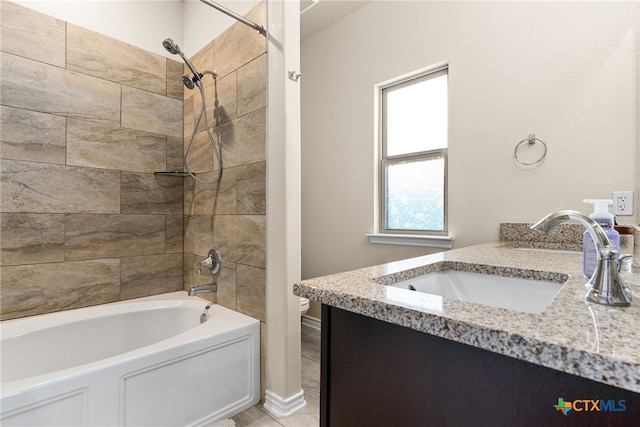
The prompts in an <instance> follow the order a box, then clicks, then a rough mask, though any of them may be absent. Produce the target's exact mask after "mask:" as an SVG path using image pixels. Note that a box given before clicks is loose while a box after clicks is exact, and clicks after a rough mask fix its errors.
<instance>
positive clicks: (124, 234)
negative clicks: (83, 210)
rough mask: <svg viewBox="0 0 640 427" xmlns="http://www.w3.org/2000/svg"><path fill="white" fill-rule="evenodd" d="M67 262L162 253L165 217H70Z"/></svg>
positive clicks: (98, 215) (72, 215)
mask: <svg viewBox="0 0 640 427" xmlns="http://www.w3.org/2000/svg"><path fill="white" fill-rule="evenodd" d="M65 246H66V252H65V257H66V259H67V260H78V259H95V258H110V257H127V256H139V255H153V254H164V253H165V218H164V215H101V214H69V215H67V217H66V231H65Z"/></svg>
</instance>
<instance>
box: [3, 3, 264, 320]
mask: <svg viewBox="0 0 640 427" xmlns="http://www.w3.org/2000/svg"><path fill="white" fill-rule="evenodd" d="M0 4H1V7H2V10H1V11H0V12H1V13H0V15H1V34H0V40H1V44H0V48H1V49H0V50H1V51H2V52H1V55H2V57H1V58H0V63H1V71H0V74H1V76H2V79H1V81H0V97H1V104H2V105H1V106H0V108H1V110H0V121H1V122H0V143H1V145H0V157H1V159H0V178H1V180H0V219H1V226H0V233H1V235H0V265H1V267H0V297H1V301H0V317H1V318H2V319H10V318H16V317H22V316H29V315H33V314H40V313H46V312H51V311H58V310H65V309H71V308H77V307H82V306H88V305H95V304H102V303H108V302H113V301H118V300H121V299H129V298H136V297H140V296H146V295H151V294H157V293H163V292H170V291H175V290H181V289H183V286H184V283H183V271H184V268H183V236H184V232H183V222H184V221H183V218H184V213H183V206H184V200H185V197H184V180H183V179H181V178H174V177H158V176H154V175H153V172H154V171H158V170H176V169H182V143H183V129H182V128H183V89H182V80H181V75H182V72H183V65H182V63H181V62H178V61H174V60H169V59H166V58H164V57H162V56H160V55H156V54H153V53H149V52H147V51H144V50H141V49H139V48H136V47H133V46H131V45H128V44H126V43H123V42H120V41H117V40H114V39H111V38H109V37H105V36H103V35H100V34H97V33H94V32H92V31H89V30H86V29H83V28H80V27H77V26H75V25H72V24H70V23H66V22H64V21H61V20H58V19H55V18H52V17H49V16H46V15H43V14H41V13H38V12H35V11H33V10H31V9H28V8H25V7H22V6H19V5H16V4H14V3H11V2H8V1H2V2H0ZM158 43H160V40H159V41H158ZM263 145H264V144H263ZM263 151H264V150H263ZM191 199H193V197H192V198H191ZM199 203H200V201H199ZM209 213H210V212H209ZM189 223H191V224H196V223H197V222H194V221H189ZM190 233H191V234H193V230H190ZM192 246H193V245H192ZM199 246H203V245H199ZM193 253H194V254H195V253H200V252H193Z"/></svg>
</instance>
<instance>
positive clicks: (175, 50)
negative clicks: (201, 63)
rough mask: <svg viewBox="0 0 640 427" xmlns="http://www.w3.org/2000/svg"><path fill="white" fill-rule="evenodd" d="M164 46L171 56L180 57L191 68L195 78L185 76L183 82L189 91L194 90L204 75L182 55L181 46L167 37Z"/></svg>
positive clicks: (163, 42)
mask: <svg viewBox="0 0 640 427" xmlns="http://www.w3.org/2000/svg"><path fill="white" fill-rule="evenodd" d="M162 46H163V47H164V48H165V49H166V50H167V52H169V53H170V54H172V55H180V57H181V58H182V60H183V61H184V62H185V64H187V67H189V69H190V70H191V72H192V73H193V77H188V76H183V77H182V82H183V83H184V85H185V86H186V87H187V88H188V89H193V88H194V85H195V84H196V82H197V81H198V80H200V79H201V78H202V74H201V73H199V72H198V70H196V67H194V66H193V64H192V63H191V61H189V59H187V57H186V56H184V53H182V50H181V49H180V46H178V43H176V42H174V41H173V40H172V39H170V38H169V37H165V39H164V40H162Z"/></svg>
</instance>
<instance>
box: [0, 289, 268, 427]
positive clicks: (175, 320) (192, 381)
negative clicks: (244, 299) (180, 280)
mask: <svg viewBox="0 0 640 427" xmlns="http://www.w3.org/2000/svg"><path fill="white" fill-rule="evenodd" d="M206 305H207V302H206V301H204V300H202V299H200V298H197V297H189V296H187V294H186V292H174V293H170V294H163V295H158V296H154V297H147V298H140V299H137V300H129V301H123V302H118V303H113V304H105V305H100V306H95V307H87V308H81V309H76V310H70V311H64V312H57V313H52V314H44V315H40V316H33V317H27V318H24V319H16V320H8V321H4V322H1V324H0V333H1V335H0V337H1V340H2V342H1V345H0V357H1V361H0V364H1V365H0V367H1V370H0V374H1V383H2V384H1V389H0V394H1V395H0V425H2V426H4V427H9V426H202V425H206V424H211V423H213V422H214V421H216V420H219V419H222V418H227V417H230V416H233V415H235V414H236V413H238V412H241V411H243V410H245V409H247V408H249V407H251V406H253V405H255V404H256V403H257V402H258V401H259V400H260V322H259V321H258V320H256V319H253V318H251V317H248V316H245V315H243V314H240V313H237V312H235V311H232V310H229V309H226V308H224V307H221V306H219V305H215V304H211V308H210V309H209V310H208V315H209V319H208V320H207V321H206V322H204V323H202V324H201V323H200V316H201V315H202V314H203V312H204V310H205V306H206Z"/></svg>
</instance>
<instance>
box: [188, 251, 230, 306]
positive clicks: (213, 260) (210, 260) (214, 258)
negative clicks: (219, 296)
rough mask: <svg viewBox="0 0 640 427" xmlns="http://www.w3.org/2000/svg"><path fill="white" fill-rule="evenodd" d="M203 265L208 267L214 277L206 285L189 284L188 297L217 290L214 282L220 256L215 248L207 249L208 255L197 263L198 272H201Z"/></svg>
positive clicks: (219, 263)
mask: <svg viewBox="0 0 640 427" xmlns="http://www.w3.org/2000/svg"><path fill="white" fill-rule="evenodd" d="M203 266H204V267H206V268H208V269H209V273H211V275H212V276H213V277H214V282H213V283H209V284H208V285H201V286H191V288H190V289H189V296H190V297H192V296H194V295H198V294H202V293H205V292H217V291H218V284H217V283H216V282H215V279H216V278H217V277H218V276H219V275H220V269H221V268H222V258H221V257H220V253H219V252H218V251H217V250H215V249H211V250H210V251H209V256H208V257H207V258H205V259H204V260H203V261H200V263H199V264H198V273H201V272H202V267H203Z"/></svg>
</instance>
